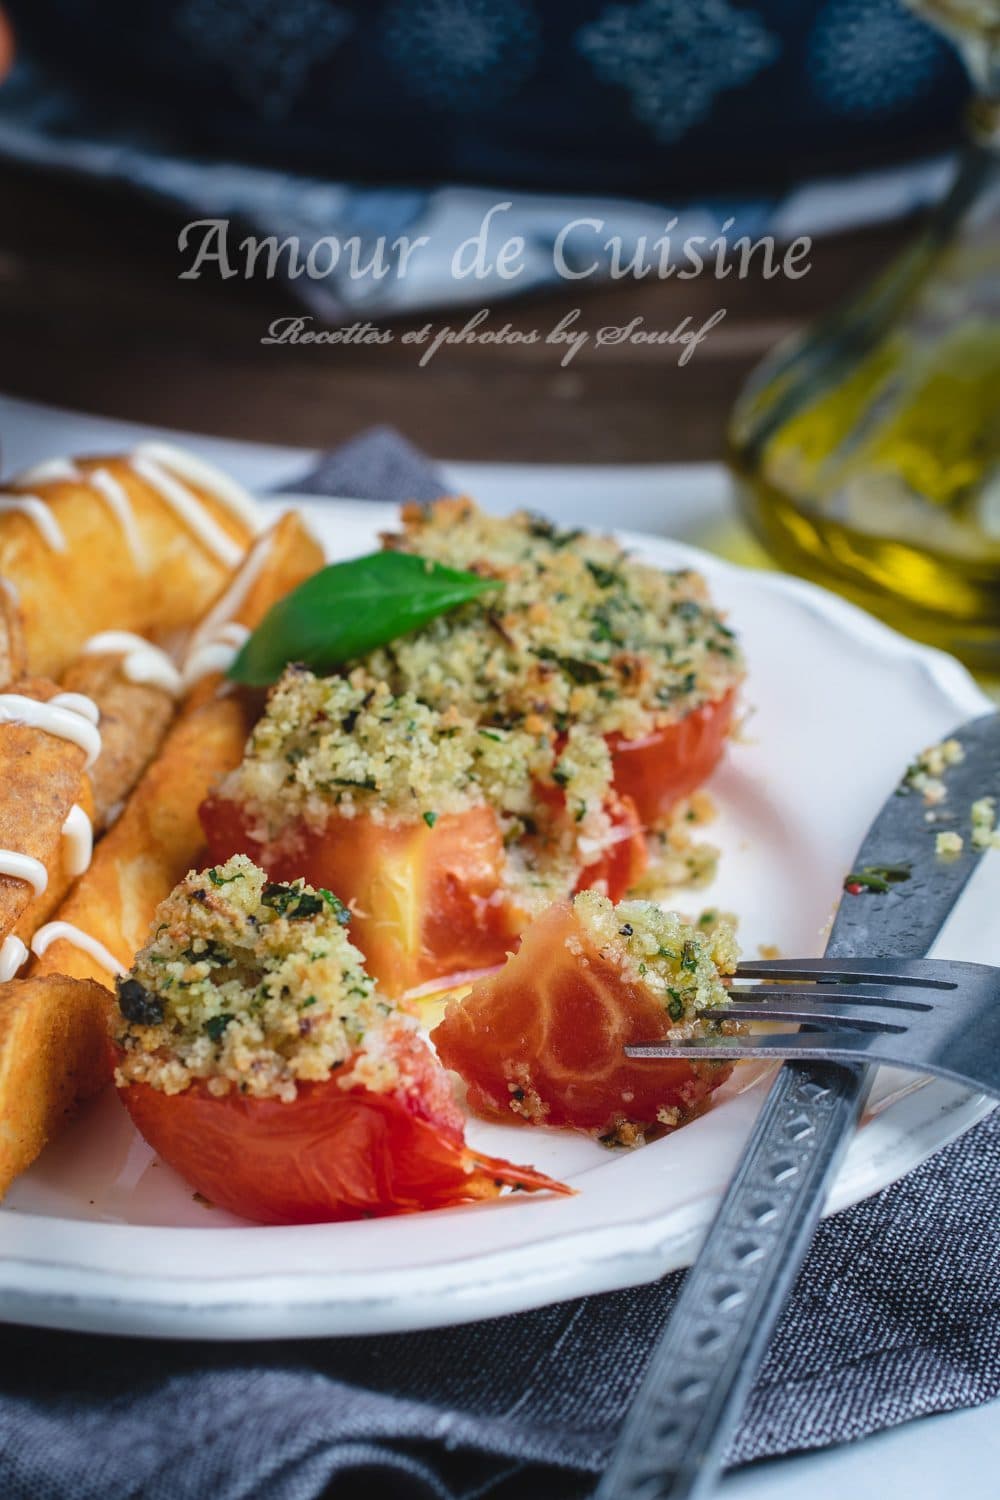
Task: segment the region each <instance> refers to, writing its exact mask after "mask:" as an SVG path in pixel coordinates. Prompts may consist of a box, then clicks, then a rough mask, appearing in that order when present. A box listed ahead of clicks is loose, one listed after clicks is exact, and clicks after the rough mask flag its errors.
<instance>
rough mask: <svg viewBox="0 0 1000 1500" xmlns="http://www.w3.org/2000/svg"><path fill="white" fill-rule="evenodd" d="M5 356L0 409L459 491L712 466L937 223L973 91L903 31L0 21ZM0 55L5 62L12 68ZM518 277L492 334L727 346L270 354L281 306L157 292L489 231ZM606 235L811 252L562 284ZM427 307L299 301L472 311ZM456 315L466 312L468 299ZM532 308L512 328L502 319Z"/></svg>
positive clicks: (131, 1) (579, 3)
mask: <svg viewBox="0 0 1000 1500" xmlns="http://www.w3.org/2000/svg"><path fill="white" fill-rule="evenodd" d="M4 4H5V7H6V15H7V29H8V31H9V32H11V33H12V35H13V56H14V58H15V63H14V66H13V70H12V71H10V72H9V73H8V75H7V78H6V82H5V83H4V84H3V86H2V87H0V163H2V166H0V174H2V181H0V186H2V194H3V203H4V213H3V217H2V220H0V339H2V341H3V346H4V347H5V348H6V350H7V351H8V354H7V359H6V360H5V374H4V384H5V385H6V387H7V389H8V391H9V392H11V393H14V394H19V395H25V396H29V397H32V398H35V399H39V400H45V401H51V402H57V403H60V404H65V405H71V406H74V407H79V408H82V409H85V410H90V411H100V412H105V413H115V414H119V415H122V416H127V417H132V418H135V419H138V420H144V421H154V422H158V423H163V424H167V425H173V426H178V427H184V428H196V429H200V430H209V431H212V432H219V433H226V434H230V435H233V436H254V437H260V438H268V439H272V440H275V441H281V442H288V443H298V442H301V443H307V444H326V443H331V442H335V441H337V440H338V439H339V438H341V437H345V436H347V435H349V434H351V433H353V432H355V431H357V430H358V428H360V427H362V426H364V425H365V424H367V423H369V422H372V421H375V420H379V421H388V422H390V423H392V424H393V425H395V426H396V427H398V428H399V429H400V430H401V431H403V432H404V433H406V434H407V435H408V436H409V437H411V438H412V439H414V440H415V441H417V442H419V443H421V444H422V445H423V446H424V447H426V448H427V449H429V450H430V451H432V452H436V453H441V454H447V455H449V456H453V457H466V458H477V459H502V458H516V459H524V460H556V461H561V462H580V461H599V462H625V463H632V462H642V461H646V462H657V461H665V460H690V459H704V458H716V457H719V456H720V454H721V452H722V447H723V441H724V433H725V429H726V423H727V418H728V414H729V410H730V408H731V406H732V402H733V400H734V398H735V396H736V394H737V392H738V391H739V389H740V387H741V385H742V383H743V380H744V378H745V376H746V374H747V372H748V371H749V370H750V369H751V367H752V366H753V365H754V363H755V362H756V360H757V359H758V358H759V357H760V355H761V354H762V353H763V352H764V351H765V350H767V349H768V348H769V347H771V346H773V345H774V344H775V343H776V341H777V340H778V339H779V338H781V337H782V336H783V335H786V334H787V333H789V332H790V331H793V330H795V329H796V328H799V327H801V326H803V325H805V324H806V323H808V322H809V320H811V319H812V318H813V317H814V316H815V315H817V314H818V313H820V312H822V311H825V310H826V309H828V308H829V307H831V306H833V305H834V304H835V303H836V302H837V301H838V299H840V298H841V297H843V296H844V295H845V294H847V293H849V292H850V291H852V290H854V289H855V288H856V287H857V286H858V285H859V284H860V283H861V282H862V281H863V280H864V279H865V278H866V277H867V276H868V275H870V274H873V273H875V272H876V271H878V270H879V269H880V268H881V267H882V266H884V265H886V264H887V263H888V262H889V260H890V259H891V257H892V255H893V254H894V252H895V251H896V250H897V249H898V248H899V247H900V246H902V245H904V244H905V243H906V242H907V239H908V238H909V237H912V233H913V227H914V224H915V223H916V222H917V220H918V219H919V218H920V216H921V215H923V214H924V213H925V212H926V210H927V206H928V204H929V203H930V202H931V201H933V200H934V199H936V198H938V197H939V196H940V195H941V192H942V190H943V187H944V185H945V183H946V181H947V178H948V175H949V172H950V170H951V166H950V163H951V161H952V155H951V154H952V152H953V150H954V148H955V145H956V143H957V142H958V140H959V137H960V133H961V124H960V121H961V115H962V109H963V104H964V102H965V99H966V97H967V94H968V83H967V80H966V75H965V72H964V69H963V67H962V64H961V62H960V61H959V58H958V57H957V55H956V53H955V51H954V50H953V48H952V46H951V45H950V44H949V42H948V41H947V40H945V39H944V38H943V37H941V36H940V35H939V34H938V33H937V32H936V31H935V30H933V29H932V28H931V27H930V26H929V25H928V24H927V23H926V22H925V20H923V19H922V18H920V17H919V16H917V15H916V14H914V13H913V12H912V11H911V10H910V9H908V8H907V7H906V6H905V5H904V4H903V3H902V0H702V3H696V0H610V3H609V0H379V3H371V0H284V3H281V4H278V3H276V0H155V3H154V0H4ZM6 50H7V48H6V46H5V44H3V43H0V53H2V52H4V51H6ZM500 198H503V199H510V200H512V202H513V207H512V210H511V211H510V212H509V213H508V214H507V215H506V219H507V220H508V221H509V223H507V224H505V226H504V231H505V233H507V234H515V233H520V234H522V235H524V236H525V238H526V240H527V244H528V256H529V259H531V258H532V254H533V252H534V257H533V260H532V263H531V265H530V266H529V272H528V274H526V275H525V276H523V277H522V278H520V279H519V281H518V282H517V283H516V290H517V292H518V293H519V296H518V298H517V299H516V300H515V301H512V302H509V303H508V304H506V305H504V303H503V302H502V301H501V298H502V296H503V295H504V294H505V293H507V294H509V292H510V290H511V287H510V286H509V285H507V286H504V285H502V284H500V285H497V284H492V285H488V286H484V287H482V288H480V289H478V290H479V292H480V296H481V305H489V306H491V308H492V309H493V314H494V316H493V320H492V321H493V322H495V323H496V325H497V326H499V325H500V324H502V323H503V322H505V321H508V320H509V321H511V322H512V324H513V325H514V326H515V327H517V326H522V327H534V326H539V327H543V328H545V327H548V326H551V325H552V324H554V323H555V322H557V321H558V319H559V318H560V317H561V316H562V315H563V314H564V312H565V311H567V310H568V309H570V308H575V307H577V306H579V307H581V309H582V313H581V322H580V325H579V326H580V327H581V328H583V329H587V328H589V329H597V328H599V327H600V326H602V325H605V324H624V323H627V322H628V321H629V320H630V319H631V318H633V317H635V316H636V315H641V316H642V317H643V318H644V320H645V322H646V324H647V325H648V326H650V327H652V328H672V327H674V326H675V325H676V324H677V322H678V321H679V320H680V319H681V318H683V317H684V316H687V315H690V316H691V317H692V319H693V321H694V322H696V323H700V322H701V321H702V320H703V319H704V318H705V317H706V316H707V315H708V314H709V313H710V312H712V311H713V310H715V309H716V308H717V307H719V306H720V305H724V306H725V307H726V309H727V315H726V319H725V321H724V322H723V323H722V324H721V325H720V326H719V327H718V328H716V329H715V330H714V331H713V334H712V335H711V337H710V338H709V339H708V340H706V342H705V344H704V345H703V346H702V347H701V348H700V349H699V350H698V352H697V355H696V356H695V357H694V358H693V359H692V360H691V361H690V363H689V364H688V365H687V366H685V367H684V368H683V369H678V368H677V351H676V349H671V348H669V347H667V348H655V347H653V348H650V347H640V348H635V347H622V348H607V349H604V350H602V351H599V352H598V353H592V354H591V355H590V356H589V357H584V356H581V357H580V358H579V359H578V360H576V361H575V362H574V363H573V365H572V366H571V367H570V368H569V369H567V370H565V371H563V370H561V369H560V368H559V363H558V359H557V358H556V357H555V356H554V353H553V351H552V350H551V349H545V348H542V349H538V348H537V347H527V348H525V347H520V348H516V347H515V348H492V349H489V348H485V349H484V348H467V349H451V350H448V351H444V352H442V354H441V355H440V356H438V357H437V358H436V359H435V360H434V361H433V363H431V364H430V365H428V366H427V368H425V369H424V370H422V371H420V372H419V374H415V372H414V359H413V355H412V351H409V352H408V351H406V350H403V349H401V347H400V345H399V343H398V341H396V342H394V343H393V344H391V345H388V346H376V347H367V348H347V349H340V350H339V351H338V350H337V349H335V348H325V349H323V350H320V349H317V348H291V347H286V348H274V347H270V348H268V347H262V346H261V345H260V343H259V339H260V337H261V335H262V333H263V332H264V330H265V327H266V324H267V322H268V321H269V319H270V318H272V317H275V316H280V315H283V314H288V313H290V312H291V311H293V310H294V309H295V308H296V306H297V304H298V302H299V301H300V299H301V296H302V292H303V288H302V285H301V283H297V284H293V283H284V284H283V283H280V282H278V283H275V282H268V281H266V280H264V279H262V278H258V279H255V280H252V281H250V282H249V283H248V282H245V281H244V280H242V279H236V278H234V279H232V280H229V281H222V280H220V279H218V278H216V277H211V278H209V277H207V276H203V277H202V278H201V279H200V280H197V281H179V280H178V279H177V278H178V272H179V271H180V270H181V269H182V260H181V257H180V256H179V254H178V251H177V235H178V231H179V229H180V228H181V226H182V225H183V224H184V223H185V222H186V221H187V220H189V219H191V218H192V217H195V216H201V215H211V216H226V217H232V218H233V220H234V222H236V223H238V224H241V225H246V226H247V227H248V229H250V230H255V231H256V232H258V233H261V234H266V233H269V232H275V233H278V234H279V235H284V234H288V233H296V234H299V235H301V236H302V237H303V239H304V240H305V241H306V242H307V243H308V242H309V241H310V240H311V239H314V238H316V237H317V236H320V235H326V234H337V235H339V236H342V237H344V236H347V235H351V234H359V235H361V236H362V237H363V238H374V237H376V236H377V235H379V234H381V233H388V234H390V235H392V236H395V235H398V234H403V233H405V234H409V235H411V236H416V235H418V234H428V235H429V236H430V237H431V241H432V245H441V246H442V248H443V247H445V246H447V249H448V254H449V255H450V252H451V249H452V248H453V247H454V245H456V244H457V243H459V242H460V241H461V239H462V238H463V237H464V235H465V234H466V233H472V232H473V231H474V230H475V229H476V228H477V227H478V225H479V223H480V221H481V217H482V213H483V211H484V209H485V208H486V207H488V206H489V205H490V204H492V203H494V202H496V201H497V200H498V199H500ZM581 213H582V214H596V215H597V216H598V217H601V218H603V219H604V220H605V221H606V223H607V228H608V232H609V233H619V234H621V235H622V236H623V237H625V238H626V240H627V239H628V238H629V237H630V236H631V237H632V238H633V239H634V237H635V236H637V235H638V234H640V233H642V232H644V231H648V232H649V233H650V234H651V235H653V236H655V235H656V234H657V233H662V231H663V227H664V224H665V223H666V221H667V220H668V219H669V218H670V217H672V216H676V217H677V218H678V221H679V223H678V229H677V231H676V235H677V238H678V240H679V239H680V238H681V237H682V236H683V234H684V232H685V231H686V230H688V229H692V230H694V231H696V232H707V233H709V234H712V233H715V232H717V231H718V229H719V227H720V226H721V224H723V223H724V222H725V221H726V220H727V218H735V221H736V223H735V227H734V228H733V229H732V231H731V234H732V235H733V236H735V235H737V234H738V233H742V232H747V233H750V234H751V235H752V236H756V235H759V234H764V233H768V232H773V233H775V234H776V235H777V236H778V238H779V240H783V241H787V240H789V239H791V238H793V237H794V236H795V235H797V234H803V233H804V234H809V235H811V236H813V237H814V238H815V240H816V245H815V251H814V254H813V256H812V269H811V271H810V273H809V274H808V275H807V276H805V277H804V278H802V279H800V280H797V281H791V280H788V279H786V278H785V277H776V278H774V279H772V280H769V281H768V280H765V279H764V278H763V277H762V276H761V275H760V274H759V271H757V270H755V271H754V273H753V274H752V275H751V276H750V277H748V278H747V279H746V280H745V281H742V282H737V281H736V280H735V279H731V280H728V281H726V282H724V283H720V282H717V281H715V280H714V279H713V278H712V277H711V276H708V275H703V276H701V277H699V278H697V279H695V280H689V281H686V282H684V283H680V282H678V281H677V280H676V278H675V279H673V280H667V281H658V280H657V279H656V278H655V277H647V278H646V279H644V280H638V281H637V280H629V281H619V282H617V283H615V284H611V283H609V282H607V281H606V280H604V281H602V280H599V279H598V278H596V277H595V278H593V279H591V280H588V281H586V282H578V283H573V284H567V283H565V282H559V280H558V278H556V277H555V276H554V275H553V273H552V269H551V256H550V255H549V253H548V251H549V247H550V242H551V238H552V236H553V235H554V234H555V233H556V232H557V230H558V227H559V226H560V225H561V224H563V223H564V222H565V221H566V220H567V219H568V218H571V217H574V216H576V215H577V214H581ZM427 264H428V270H427V274H426V276H425V277H422V278H421V279H420V285H419V286H418V285H416V284H414V285H413V286H412V288H411V287H410V286H406V287H405V288H404V291H405V296H402V297H400V295H399V292H400V288H399V286H398V285H397V286H396V287H395V288H391V287H383V288H379V287H377V286H373V285H372V283H371V282H369V283H368V284H367V285H366V286H365V287H364V288H361V287H359V286H358V285H355V286H354V287H352V286H350V285H348V284H346V281H344V280H341V281H340V282H339V283H337V284H334V285H332V286H331V287H329V288H325V289H323V290H322V291H317V289H316V287H315V285H314V286H312V287H307V288H305V289H304V290H305V292H306V293H307V294H311V297H312V301H313V306H312V309H311V310H312V311H313V312H314V313H315V314H316V316H317V317H318V318H321V319H322V321H323V322H324V323H325V324H326V325H328V326H330V325H335V324H337V323H340V322H350V321H352V320H353V319H354V318H355V317H356V316H358V314H359V312H363V314H364V316H365V317H371V318H373V319H376V320H382V321H383V322H384V324H385V325H386V326H390V327H392V328H394V329H395V330H397V331H400V332H401V331H402V330H403V329H404V328H406V327H408V326H419V324H420V323H422V322H423V321H424V316H423V315H424V314H425V312H426V309H427V308H431V309H433V310H435V316H437V317H438V318H439V319H440V318H443V319H444V321H449V319H448V318H447V317H446V316H445V314H446V313H447V309H448V304H449V302H450V301H459V300H462V299H465V300H466V301H467V299H468V297H469V295H470V289H469V287H468V286H467V285H465V286H462V287H459V286H457V285H456V284H454V283H452V284H451V285H449V280H450V278H449V274H448V265H447V256H444V257H443V258H442V263H441V264H440V265H437V266H434V265H432V264H431V263H430V262H428V263H427ZM474 290H475V289H474ZM526 292H527V293H528V295H527V296H526V295H525V293H526Z"/></svg>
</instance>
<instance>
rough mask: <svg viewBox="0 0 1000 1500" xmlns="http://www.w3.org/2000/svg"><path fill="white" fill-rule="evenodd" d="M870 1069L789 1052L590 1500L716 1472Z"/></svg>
mask: <svg viewBox="0 0 1000 1500" xmlns="http://www.w3.org/2000/svg"><path fill="white" fill-rule="evenodd" d="M871 1073H872V1069H871V1068H869V1067H867V1066H856V1065H853V1064H850V1065H849V1064H839V1063H836V1064H831V1063H794V1064H786V1065H785V1067H784V1068H782V1070H781V1072H780V1073H779V1075H778V1078H777V1080H776V1082H775V1084H774V1087H773V1088H772V1089H771V1091H770V1093H769V1095H768V1097H767V1100H766V1101H765V1104H764V1107H763V1109H762V1110H761V1113H760V1116H759V1118H758V1120H757V1123H756V1125H755V1127H754V1130H753V1133H752V1135H751V1137H750V1141H749V1143H748V1145H747V1149H746V1151H745V1153H744V1156H743V1159H742V1162H741V1165H740V1168H739V1169H738V1171H737V1175H736V1177H735V1178H734V1180H733V1182H732V1184H731V1186H730V1189H729V1191H728V1193H727V1194H726V1197H725V1199H724V1200H723V1203H722V1206H721V1208H720V1210H719V1212H718V1214H717V1215H716V1217H715V1219H714V1221H713V1222H712V1225H711V1227H710V1228H709V1231H708V1235H707V1238H706V1240H705V1243H704V1245H703V1247H702V1249H701V1252H700V1254H699V1256H698V1259H697V1260H696V1261H695V1264H694V1266H693V1267H692V1268H691V1270H690V1271H689V1272H688V1274H687V1277H686V1279H685V1281H684V1284H683V1287H682V1288H681V1292H680V1295H679V1296H678V1299H677V1302H676V1304H675V1306H674V1310H673V1312H672V1314H671V1316H670V1318H669V1319H668V1322H667V1326H666V1328H665V1330H664V1332H663V1334H662V1336H661V1338H660V1342H659V1344H658V1345H657V1347H656V1349H655V1350H654V1353H653V1357H652V1360H651V1362H650V1365H649V1369H648V1370H647V1372H646V1375H645V1378H644V1380H643V1383H642V1385H641V1386H640V1388H639V1392H638V1394H637V1396H636V1397H635V1400H634V1401H633V1403H632V1408H631V1410H630V1412H629V1415H628V1417H627V1418H626V1421H625V1425H624V1427H623V1429H622V1432H621V1434H620V1436H619V1439H618V1442H617V1444H616V1447H615V1451H614V1453H613V1455H612V1458H611V1462H610V1464H609V1466H608V1468H607V1470H606V1472H605V1474H604V1478H603V1479H602V1481H601V1484H600V1485H599V1486H598V1489H597V1494H596V1497H595V1500H688V1497H694V1496H697V1495H703V1494H704V1493H705V1491H706V1490H707V1489H708V1488H709V1487H710V1486H711V1485H712V1484H713V1483H714V1482H715V1476H716V1473H717V1469H718V1463H719V1461H720V1460H721V1458H722V1449H723V1445H724V1443H725V1441H726V1440H727V1439H728V1437H729V1434H730V1431H731V1429H732V1427H733V1425H734V1424H735V1422H736V1420H737V1418H738V1416H739V1413H740V1410H741V1408H742V1405H743V1402H744V1399H745V1397H746V1395H747V1393H748V1390H749V1387H750V1384H751V1382H752V1380H753V1376H754V1374H755V1372H756V1370H757V1368H758V1366H759V1364H760V1361H761V1359H762V1357H763V1355H764V1351H765V1349H766V1348H767V1345H768V1343H769V1341H770V1338H771V1334H772V1331H773V1329H774V1325H775V1324H776V1322H777V1320H778V1316H779V1314H780V1312H781V1310H782V1308H783V1306H784V1304H785V1301H786V1299H787V1297H788V1295H789V1293H790V1291H791V1289H792V1284H793V1282H794V1280H795V1277H796V1275H797V1273H798V1270H799V1267H800V1266H801V1264H802V1261H803V1260H804V1259H805V1255H806V1251H807V1250H808V1248H809V1243H810V1241H811V1239H812V1235H813V1231H814V1229H815V1227H816V1224H817V1221H818V1219H819V1216H820V1212H821V1210H822V1208H823V1204H824V1201H825V1199H826V1194H827V1190H828V1188H829V1186H830V1184H831V1182H832V1180H833V1177H834V1175H835V1173H836V1171H837V1168H838V1166H839V1164H840V1161H841V1158H842V1156H843V1154H844V1151H845V1149H846V1146H847V1143H848V1141H849V1140H850V1138H851V1134H852V1132H853V1129H854V1127H855V1125H856V1124H857V1121H858V1117H859V1115H860V1113H861V1109H862V1106H863V1104H864V1101H865V1097H866V1095H867V1092H868V1087H869V1083H870V1078H871Z"/></svg>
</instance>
